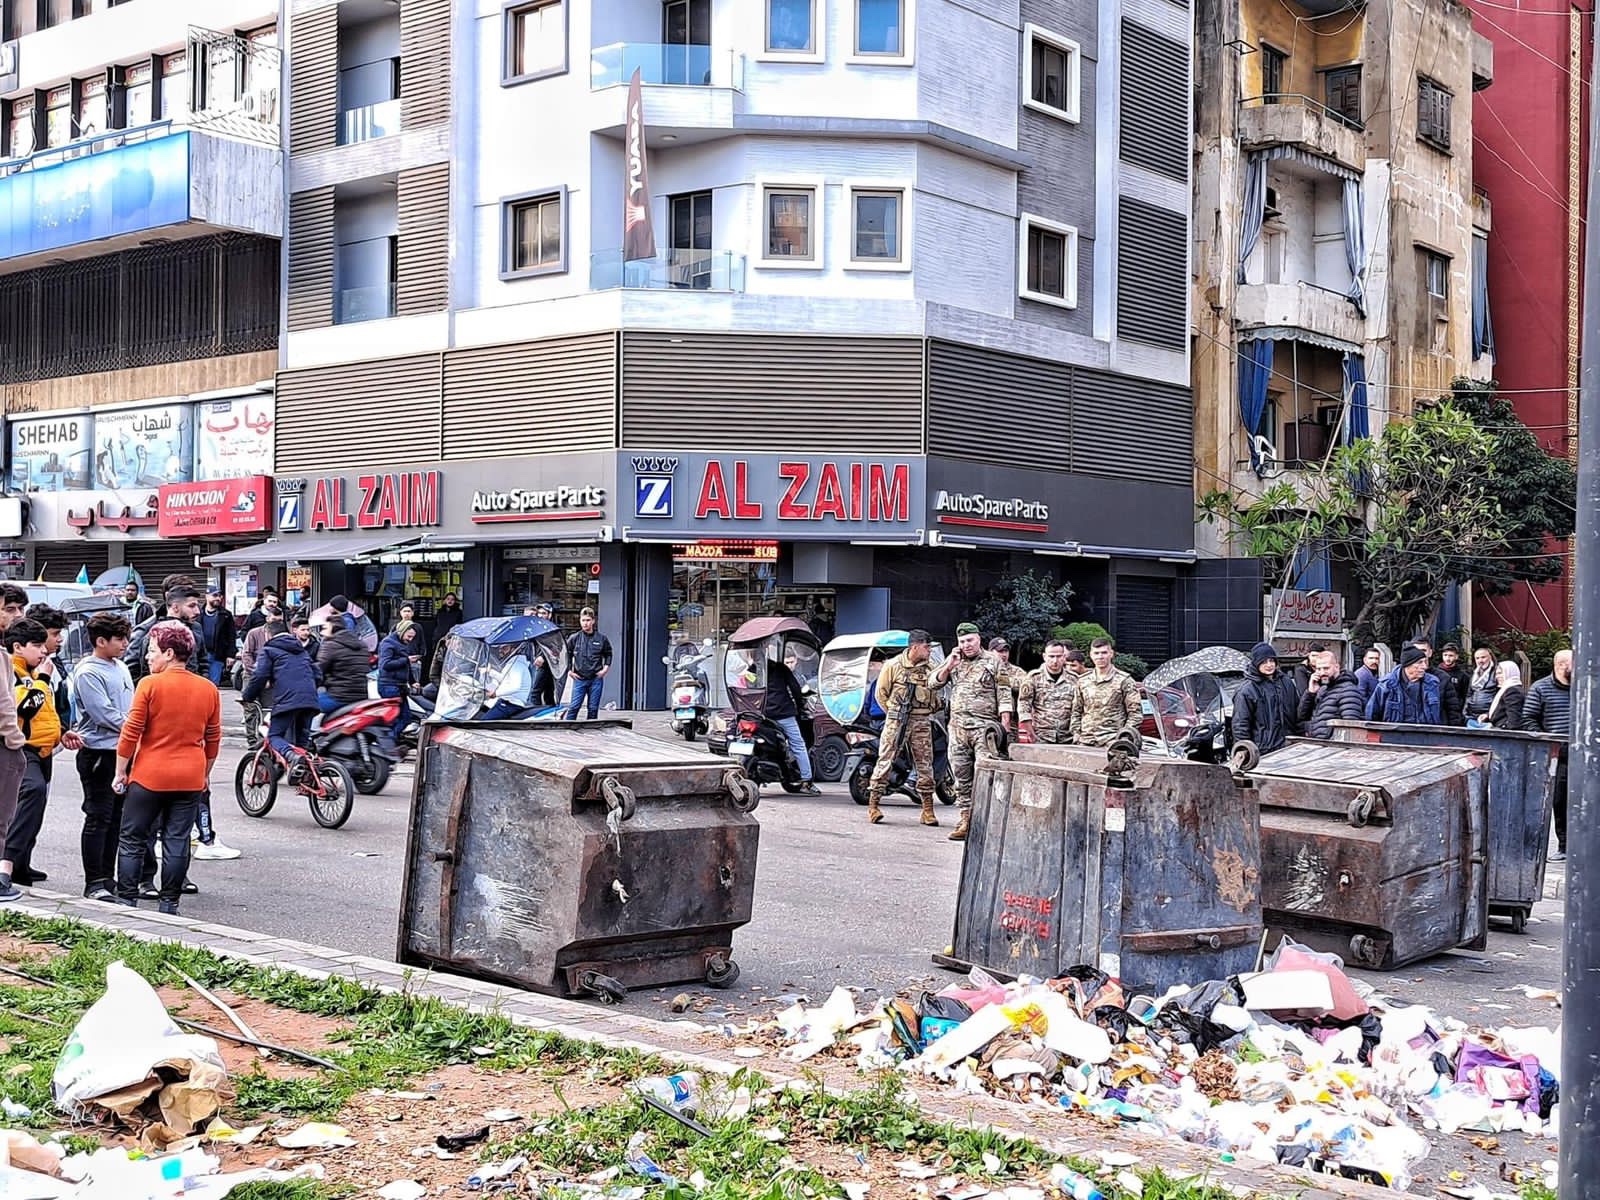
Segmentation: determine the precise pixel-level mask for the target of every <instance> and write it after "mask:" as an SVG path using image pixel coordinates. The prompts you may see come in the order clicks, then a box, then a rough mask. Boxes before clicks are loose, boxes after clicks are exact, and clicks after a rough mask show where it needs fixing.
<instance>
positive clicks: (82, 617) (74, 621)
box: [30, 593, 128, 673]
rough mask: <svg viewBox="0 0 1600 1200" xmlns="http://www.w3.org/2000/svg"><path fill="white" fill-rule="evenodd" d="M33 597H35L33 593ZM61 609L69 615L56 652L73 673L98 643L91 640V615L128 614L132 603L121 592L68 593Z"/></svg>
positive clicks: (65, 668)
mask: <svg viewBox="0 0 1600 1200" xmlns="http://www.w3.org/2000/svg"><path fill="white" fill-rule="evenodd" d="M30 598H31V597H30ZM60 607H61V612H62V615H64V616H65V617H66V618H67V627H66V629H65V630H64V631H63V633H62V637H61V650H60V652H59V653H58V654H57V655H56V658H57V659H59V660H60V662H61V667H62V670H64V671H67V672H68V673H70V672H71V671H72V668H73V667H75V666H77V665H78V663H79V661H81V660H82V659H84V658H87V657H88V656H89V655H91V654H93V653H94V643H93V642H91V641H90V640H89V633H88V630H87V629H86V628H85V626H86V625H87V624H88V621H89V618H90V617H92V616H94V615H95V614H96V613H103V612H108V613H116V614H117V615H118V616H126V615H127V613H128V606H127V604H126V602H124V601H123V599H122V597H121V596H120V595H117V594H115V593H110V594H101V595H92V596H68V597H67V598H66V599H65V600H63V601H62V602H61V605H60Z"/></svg>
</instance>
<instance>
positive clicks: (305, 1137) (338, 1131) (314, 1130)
mask: <svg viewBox="0 0 1600 1200" xmlns="http://www.w3.org/2000/svg"><path fill="white" fill-rule="evenodd" d="M277 1141H278V1145H280V1146H282V1147H283V1148H284V1149H285V1150H333V1149H337V1148H340V1147H343V1146H354V1145H355V1144H356V1140H355V1138H353V1137H351V1136H350V1131H349V1130H348V1129H346V1128H345V1127H344V1126H343V1125H334V1124H331V1123H330V1122H327V1121H307V1122H306V1123H305V1124H304V1125H302V1126H300V1128H299V1129H296V1130H295V1131H294V1132H292V1133H286V1134H283V1135H282V1136H280V1137H279V1138H278V1139H277Z"/></svg>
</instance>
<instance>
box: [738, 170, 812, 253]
mask: <svg viewBox="0 0 1600 1200" xmlns="http://www.w3.org/2000/svg"><path fill="white" fill-rule="evenodd" d="M755 186H756V197H757V202H758V203H759V204H760V206H761V207H760V209H759V219H758V220H757V222H756V237H757V238H758V239H759V240H758V242H757V245H756V253H755V255H754V256H753V257H754V258H755V263H756V266H757V267H759V268H762V269H764V270H774V271H824V270H826V269H827V265H828V262H827V260H828V254H827V247H828V242H827V233H828V221H827V213H826V207H827V202H828V195H827V187H826V185H825V184H824V182H823V180H822V179H820V178H804V177H794V176H783V177H781V178H773V179H758V180H756V183H755ZM773 192H810V193H811V253H810V254H809V255H808V256H807V257H805V258H796V257H780V258H771V257H769V256H768V255H767V248H768V247H769V246H770V245H771V244H772V243H771V233H772V225H771V217H772V208H771V205H769V204H768V202H767V201H768V198H769V196H770V195H771V193H773Z"/></svg>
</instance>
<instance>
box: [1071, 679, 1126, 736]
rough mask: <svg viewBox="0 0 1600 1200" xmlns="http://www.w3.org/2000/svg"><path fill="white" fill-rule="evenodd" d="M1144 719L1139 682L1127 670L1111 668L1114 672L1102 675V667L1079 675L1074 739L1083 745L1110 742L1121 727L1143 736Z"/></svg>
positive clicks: (1073, 727) (1073, 718) (1073, 725)
mask: <svg viewBox="0 0 1600 1200" xmlns="http://www.w3.org/2000/svg"><path fill="white" fill-rule="evenodd" d="M1142 720H1144V706H1143V703H1142V701H1141V699H1140V696H1139V685H1138V684H1137V683H1135V682H1134V681H1133V676H1132V675H1129V674H1128V673H1127V672H1126V671H1119V670H1117V669H1116V668H1115V667H1112V668H1111V674H1110V675H1108V676H1106V677H1105V678H1103V679H1102V678H1101V677H1100V673H1099V672H1098V671H1093V670H1091V671H1086V672H1085V673H1084V674H1083V675H1082V676H1081V677H1080V678H1079V679H1078V695H1077V699H1076V700H1075V701H1074V702H1073V705H1072V732H1071V739H1072V741H1074V742H1077V743H1078V744H1079V745H1080V746H1109V745H1111V743H1112V741H1113V740H1114V739H1115V738H1116V736H1117V733H1118V732H1119V731H1120V730H1123V729H1128V730H1132V731H1133V735H1134V736H1135V737H1138V736H1139V723H1140V722H1141V721H1142Z"/></svg>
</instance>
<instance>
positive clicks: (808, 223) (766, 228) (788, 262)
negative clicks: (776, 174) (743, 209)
mask: <svg viewBox="0 0 1600 1200" xmlns="http://www.w3.org/2000/svg"><path fill="white" fill-rule="evenodd" d="M761 194H762V201H761V210H762V231H761V263H762V265H763V266H768V267H820V266H821V265H822V256H821V255H820V254H819V253H818V251H817V247H818V246H820V245H821V243H822V214H821V209H820V197H821V194H822V190H821V188H820V187H819V186H815V185H805V186H795V185H790V184H768V185H766V186H764V187H763V188H762V193H761Z"/></svg>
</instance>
